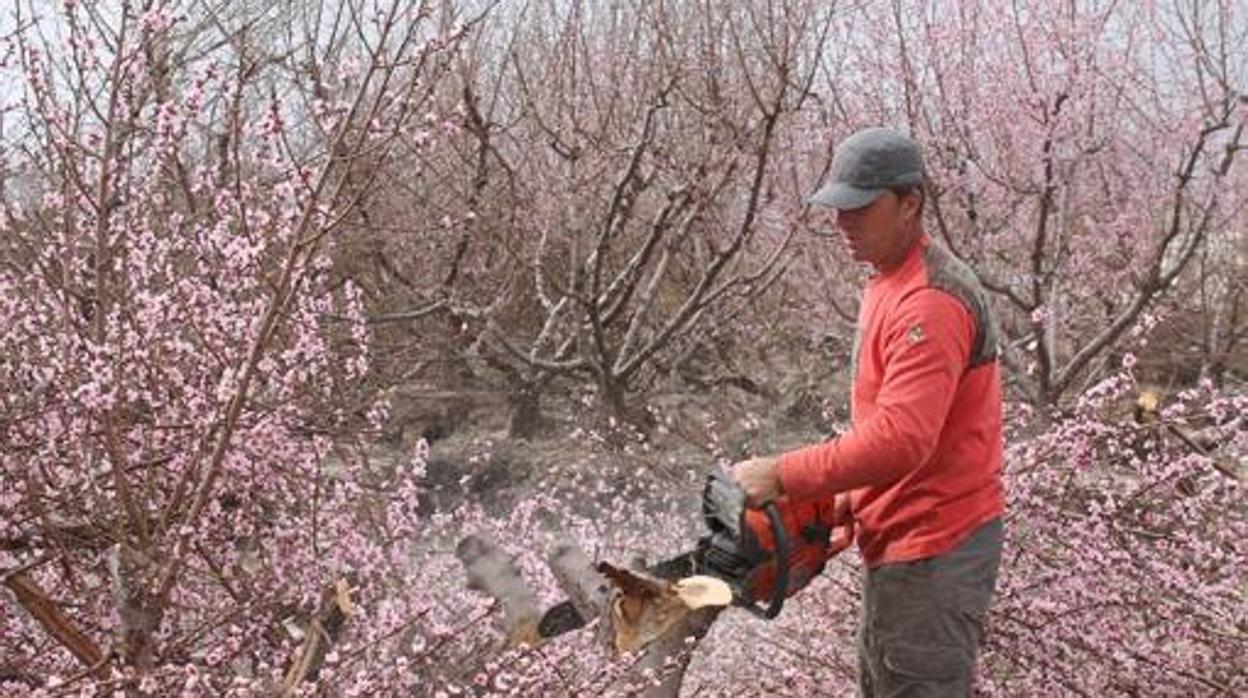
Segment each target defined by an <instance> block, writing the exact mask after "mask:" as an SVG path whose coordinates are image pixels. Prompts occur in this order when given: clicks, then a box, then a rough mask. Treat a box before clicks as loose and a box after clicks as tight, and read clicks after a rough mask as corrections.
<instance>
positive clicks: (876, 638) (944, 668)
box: [858, 518, 1003, 698]
mask: <svg viewBox="0 0 1248 698" xmlns="http://www.w3.org/2000/svg"><path fill="white" fill-rule="evenodd" d="M1002 534H1003V531H1002V525H1001V519H999V518H998V519H993V520H992V521H990V522H988V523H986V524H984V525H983V526H981V527H980V528H979V529H978V530H977V531H975V533H973V534H972V535H971V537H970V538H968V539H967V540H966V541H964V542H963V543H961V544H960V545H959V546H958V547H956V548H954V549H953V550H951V551H949V552H947V553H944V554H942V555H937V556H936V557H931V558H927V559H924V560H915V561H913V562H901V563H896V564H885V565H880V566H879V567H877V568H875V569H872V570H868V571H867V575H866V581H865V583H864V585H863V597H862V602H863V603H862V621H861V627H860V629H859V638H858V640H859V642H858V659H859V687H860V690H861V695H862V696H863V697H864V698H929V697H931V698H935V697H939V698H945V697H946V696H959V697H961V696H969V695H971V685H972V683H973V682H974V678H975V660H976V657H977V656H978V654H979V640H980V635H981V634H982V630H983V621H984V615H985V614H986V613H987V611H988V604H989V602H990V601H991V600H992V593H993V589H994V587H995V586H996V582H997V569H998V568H999V567H1000V565H1001V540H1002Z"/></svg>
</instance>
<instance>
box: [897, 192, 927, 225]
mask: <svg viewBox="0 0 1248 698" xmlns="http://www.w3.org/2000/svg"><path fill="white" fill-rule="evenodd" d="M889 191H891V192H893V195H895V196H896V197H897V198H898V199H900V198H902V197H905V196H910V195H911V194H916V193H917V194H918V195H919V217H922V216H923V206H924V204H926V203H927V193H926V192H924V191H923V185H922V184H899V185H897V186H895V187H889Z"/></svg>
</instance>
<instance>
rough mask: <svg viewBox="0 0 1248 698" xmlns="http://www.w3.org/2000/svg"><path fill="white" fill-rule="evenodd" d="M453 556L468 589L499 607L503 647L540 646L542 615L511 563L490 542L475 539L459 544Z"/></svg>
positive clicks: (475, 537)
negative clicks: (504, 634) (504, 637)
mask: <svg viewBox="0 0 1248 698" xmlns="http://www.w3.org/2000/svg"><path fill="white" fill-rule="evenodd" d="M455 556H456V557H458V558H459V561H460V562H461V563H462V564H463V565H464V570H465V571H466V573H467V575H468V588H469V589H476V590H477V591H482V592H485V593H486V594H489V595H490V596H492V597H493V598H495V599H498V601H499V602H500V603H502V605H503V629H504V630H505V631H506V633H507V646H508V647H519V646H520V645H530V646H536V645H538V644H540V643H541V639H542V638H541V636H540V635H539V634H538V631H537V624H538V621H539V620H540V619H541V615H542V614H541V609H540V607H539V606H538V601H537V595H536V594H534V593H533V590H532V589H530V588H529V586H528V584H526V583H525V582H524V578H523V577H521V576H520V569H519V567H517V566H516V563H515V561H514V560H512V559H511V557H510V556H509V555H507V553H505V552H503V551H502V550H501V549H500V548H499V547H498V546H497V545H495V544H494V543H493V542H492V541H490V540H487V539H485V538H482V537H480V536H475V535H473V536H468V537H467V538H465V539H463V540H462V541H460V543H459V545H458V546H456V548H455Z"/></svg>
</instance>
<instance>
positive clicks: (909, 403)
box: [778, 288, 975, 499]
mask: <svg viewBox="0 0 1248 698" xmlns="http://www.w3.org/2000/svg"><path fill="white" fill-rule="evenodd" d="M886 322H887V324H886V325H885V327H884V328H883V331H882V336H881V341H882V342H883V347H882V350H883V365H884V369H883V370H884V375H883V377H882V380H881V385H880V390H879V393H878V394H877V396H876V401H875V410H874V412H872V413H871V415H870V416H869V417H868V418H867V419H865V420H863V421H862V422H861V423H859V424H857V425H856V426H855V427H854V428H853V429H852V430H850V431H848V432H846V433H845V434H843V435H841V436H840V437H838V438H836V439H833V440H831V441H828V442H826V443H822V444H817V445H814V446H808V447H806V448H801V449H798V450H796V451H791V452H789V453H786V454H784V455H783V456H781V457H780V462H779V466H778V467H779V474H780V483H781V486H782V487H783V488H784V492H785V493H786V494H788V495H790V496H792V497H793V498H795V499H804V498H807V497H823V496H828V495H831V494H835V493H837V492H844V491H847V490H853V489H858V488H860V487H883V486H887V485H889V484H891V483H893V482H896V481H897V480H899V479H901V478H902V477H903V476H905V475H906V474H907V473H909V472H911V471H913V470H914V469H916V468H918V467H919V466H920V465H922V464H923V463H924V462H926V461H927V459H928V458H929V457H930V456H931V454H932V452H933V451H934V450H935V448H936V444H937V442H938V441H939V439H940V433H941V430H942V429H943V428H944V425H945V419H946V417H947V416H948V414H949V408H950V405H952V404H953V397H954V393H955V392H956V390H957V386H958V382H959V380H960V379H961V377H962V373H963V372H964V371H965V369H966V366H967V362H968V361H969V359H970V352H971V344H972V342H973V341H974V333H975V326H974V321H973V319H972V318H971V314H970V312H969V311H968V310H967V308H966V306H964V305H963V304H962V302H961V301H959V300H958V299H957V298H955V297H954V296H952V295H950V294H948V293H945V292H944V291H940V290H938V289H930V288H928V289H921V290H919V291H916V292H914V293H912V294H910V295H909V296H907V297H906V298H904V299H903V300H902V301H901V303H900V304H899V307H898V308H897V310H896V311H895V312H894V313H893V317H892V318H891V319H890V320H888V321H886Z"/></svg>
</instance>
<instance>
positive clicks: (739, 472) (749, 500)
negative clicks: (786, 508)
mask: <svg viewBox="0 0 1248 698" xmlns="http://www.w3.org/2000/svg"><path fill="white" fill-rule="evenodd" d="M779 463H780V458H779V457H777V456H767V457H764V458H751V459H749V460H744V461H741V462H740V463H737V464H736V465H734V466H732V479H733V480H736V481H737V484H738V485H740V486H741V489H743V490H745V505H746V506H748V507H750V508H751V509H759V508H761V507H762V506H763V505H764V504H766V503H767V502H770V501H771V500H773V499H775V498H777V497H779V496H780V495H781V494H783V492H782V491H781V490H782V489H783V488H782V487H781V485H780V469H779V468H778V467H776V466H777V465H778V464H779Z"/></svg>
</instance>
